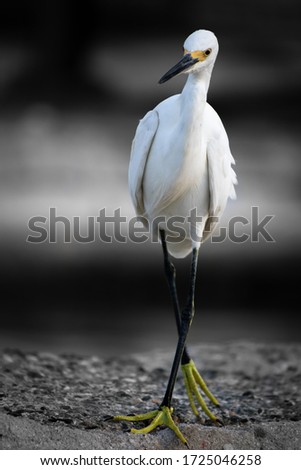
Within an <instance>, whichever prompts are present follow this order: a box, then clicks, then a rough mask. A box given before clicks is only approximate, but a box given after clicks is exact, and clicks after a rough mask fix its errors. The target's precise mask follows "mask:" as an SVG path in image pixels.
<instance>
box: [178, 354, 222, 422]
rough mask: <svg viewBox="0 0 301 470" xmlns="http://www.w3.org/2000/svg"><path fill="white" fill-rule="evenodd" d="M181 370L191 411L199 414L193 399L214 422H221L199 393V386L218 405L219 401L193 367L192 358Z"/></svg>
mask: <svg viewBox="0 0 301 470" xmlns="http://www.w3.org/2000/svg"><path fill="white" fill-rule="evenodd" d="M182 372H183V375H184V381H185V386H186V390H187V394H188V398H189V402H190V406H191V408H192V411H193V412H194V414H195V415H196V416H198V415H199V412H198V410H197V407H196V405H195V400H196V401H197V403H198V404H199V405H200V406H201V407H202V410H203V411H204V413H206V415H207V416H208V417H209V418H210V419H211V420H212V421H214V422H215V423H219V424H222V422H221V420H219V419H218V418H217V417H216V416H215V415H214V414H213V413H211V411H210V410H209V408H208V406H207V405H206V402H205V400H204V398H203V396H202V395H201V393H200V391H199V388H198V387H200V389H201V390H202V391H203V392H204V394H205V395H206V396H207V397H208V398H209V400H211V401H212V403H213V404H214V405H215V406H219V403H218V401H217V399H216V398H215V396H214V395H212V393H211V392H210V390H209V389H208V387H207V385H206V383H205V381H204V379H203V378H202V377H201V376H200V374H199V372H198V370H197V368H196V367H195V364H194V362H193V361H192V360H190V361H189V362H188V364H184V365H182Z"/></svg>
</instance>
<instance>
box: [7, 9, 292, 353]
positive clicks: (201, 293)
mask: <svg viewBox="0 0 301 470" xmlns="http://www.w3.org/2000/svg"><path fill="white" fill-rule="evenodd" d="M297 8H298V2H297V1H294V0H285V1H284V0H280V1H277V2H275V1H270V0H265V1H262V0H261V1H259V0H253V1H252V2H241V1H237V0H236V1H234V0H232V1H228V2H222V1H217V0H215V1H214V0H213V1H210V2H203V1H193V0H190V1H189V0H188V1H186V2H185V3H184V4H183V5H176V4H175V3H174V2H171V1H166V2H161V1H157V0H152V2H139V1H138V0H132V1H128V2H117V1H114V2H113V1H112V2H101V1H97V0H89V1H87V2H85V3H82V4H80V5H75V4H74V2H72V1H67V0H65V1H54V0H52V1H51V2H50V1H49V2H48V1H45V2H42V3H41V2H38V1H35V2H31V4H30V5H28V4H26V3H24V2H13V3H11V2H10V3H8V2H2V6H1V15H0V26H1V28H0V30H1V33H0V57H1V60H0V193H1V197H0V211H1V212H0V213H1V227H0V237H1V239H0V240H1V245H0V249H1V265H0V274H1V292H2V294H1V297H2V302H1V304H2V306H1V331H0V344H1V347H12V348H15V347H18V348H20V347H21V348H24V349H26V350H32V349H41V350H52V351H56V352H62V351H63V352H71V351H72V352H79V353H85V354H90V353H94V354H100V355H102V356H110V355H115V354H116V355H119V354H120V355H121V354H122V355H126V354H128V353H131V352H139V351H148V350H151V349H152V348H156V347H162V348H166V349H172V347H173V344H174V343H175V338H176V329H175V326H174V322H173V314H172V309H171V305H170V299H169V294H168V290H167V285H166V282H165V279H164V274H163V263H162V253H161V248H160V246H159V245H158V244H151V243H145V244H134V243H131V242H128V243H117V242H114V243H111V244H106V243H103V242H101V241H99V239H96V241H95V242H94V243H85V244H80V243H77V242H72V243H67V244H66V243H64V231H63V230H62V228H63V226H62V224H57V228H58V241H57V243H53V244H50V243H48V242H45V243H43V244H37V243H33V244H29V243H27V242H26V238H27V236H28V235H30V234H31V232H30V230H29V229H28V227H27V223H28V220H29V219H30V218H31V217H33V216H43V217H48V216H49V208H50V207H56V209H57V214H58V215H61V216H65V217H68V218H69V219H72V217H74V216H79V217H80V222H81V230H82V234H83V235H84V234H85V233H87V217H88V216H90V217H97V215H98V212H99V210H100V209H102V208H106V213H107V214H108V215H112V214H113V212H114V210H115V209H118V208H120V209H121V214H122V215H123V216H126V217H128V218H130V217H133V216H134V211H133V208H132V205H131V201H130V198H129V195H128V190H127V167H128V161H129V152H130V145H131V140H132V137H133V135H134V132H135V128H136V125H137V122H138V120H139V119H140V118H141V117H142V116H143V115H144V114H145V113H146V112H147V111H148V110H149V109H151V108H152V107H154V106H155V105H156V104H157V103H158V102H159V101H160V100H162V99H164V98H166V97H168V96H169V95H171V94H173V93H177V92H179V91H180V90H181V88H182V86H183V83H184V80H185V78H184V77H178V78H175V79H174V80H172V81H170V82H168V83H166V84H165V85H158V80H159V78H160V77H161V76H162V75H163V74H164V73H165V72H166V71H167V70H168V69H169V68H170V67H171V66H172V65H173V64H174V63H175V62H176V61H177V60H178V59H179V58H180V56H181V54H182V43H183V41H184V39H185V38H186V36H187V35H188V34H190V33H191V32H192V31H194V30H195V29H199V28H205V29H211V30H212V31H214V32H215V34H216V35H217V37H218V39H219V42H220V53H219V57H218V60H217V63H216V66H215V69H214V73H213V77H212V82H211V87H210V90H209V96H208V101H209V102H210V103H211V104H212V105H213V106H214V107H215V109H216V110H217V111H218V113H219V114H220V116H221V118H222V120H223V122H224V124H225V127H226V129H227V132H228V135H229V138H230V144H231V149H232V152H233V154H234V157H235V159H236V162H237V165H236V171H237V174H238V178H239V185H238V187H237V195H238V199H237V201H231V202H230V203H229V205H228V207H227V210H226V212H225V215H224V217H223V222H222V224H223V225H225V224H227V221H228V220H229V219H230V218H231V217H234V216H237V215H238V216H243V217H246V218H247V219H248V220H249V219H250V214H251V207H252V206H258V207H259V214H260V218H263V217H264V216H265V215H274V218H273V220H272V221H271V222H270V223H269V225H268V229H269V232H270V234H271V235H272V237H273V238H274V239H275V243H266V241H265V240H263V238H262V237H261V238H260V239H259V242H257V243H251V241H250V240H248V241H247V242H245V243H233V242H231V241H229V240H227V241H225V242H224V243H221V244H217V243H211V242H206V244H205V245H204V246H203V248H202V249H201V252H200V260H199V275H198V283H197V298H196V307H197V314H196V317H195V322H194V325H193V328H192V332H191V336H190V339H191V341H192V342H195V343H200V342H206V341H212V342H214V341H218V342H219V341H224V340H225V341H227V340H232V339H240V340H245V339H248V340H257V341H264V342H270V341H299V339H300V326H299V319H298V310H299V308H298V307H299V305H298V302H299V295H298V294H299V285H298V283H297V274H298V268H299V266H300V254H301V252H300V243H299V240H300V234H301V228H300V221H299V212H300V211H299V204H300V184H299V174H300V151H299V148H300V121H299V108H300V27H299V22H298V20H297V19H298V12H299V9H297ZM225 226H226V225H225ZM244 228H245V229H246V230H247V233H249V232H250V225H247V226H246V227H244ZM241 229H242V226H241V225H240V226H239V227H238V231H237V234H238V235H240V234H241ZM124 230H125V231H126V225H125V226H124ZM108 232H110V229H109V226H108ZM177 266H178V280H179V291H180V295H181V299H182V300H184V298H185V295H186V292H187V287H188V277H187V274H188V268H189V260H188V259H187V260H184V261H179V262H177Z"/></svg>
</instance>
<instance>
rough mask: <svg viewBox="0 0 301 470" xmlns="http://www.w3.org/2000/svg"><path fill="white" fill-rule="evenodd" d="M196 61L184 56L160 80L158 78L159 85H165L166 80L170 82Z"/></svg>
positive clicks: (188, 55)
mask: <svg viewBox="0 0 301 470" xmlns="http://www.w3.org/2000/svg"><path fill="white" fill-rule="evenodd" d="M197 62H198V59H194V58H193V57H192V56H191V55H190V54H185V55H184V56H183V57H182V59H181V60H180V61H179V62H178V63H177V64H176V65H174V66H173V67H172V68H171V69H170V70H168V72H166V74H165V75H163V77H162V78H160V80H159V83H160V84H161V83H165V82H167V80H170V79H171V78H172V77H174V76H175V75H178V74H179V73H181V72H184V70H187V69H189V68H190V67H191V66H192V65H194V64H196V63H197Z"/></svg>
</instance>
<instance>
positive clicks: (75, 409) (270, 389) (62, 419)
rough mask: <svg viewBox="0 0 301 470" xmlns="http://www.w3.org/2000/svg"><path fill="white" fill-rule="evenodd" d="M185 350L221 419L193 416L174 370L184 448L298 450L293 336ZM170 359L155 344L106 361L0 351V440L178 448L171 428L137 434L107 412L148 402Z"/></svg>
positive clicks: (28, 445) (14, 444) (142, 407)
mask: <svg viewBox="0 0 301 470" xmlns="http://www.w3.org/2000/svg"><path fill="white" fill-rule="evenodd" d="M191 353H192V356H193V358H194V360H195V362H196V365H197V366H198V368H199V370H200V371H201V373H202V375H203V377H204V378H205V379H206V381H207V383H208V385H209V387H210V388H211V390H212V391H213V392H214V394H215V395H216V396H217V398H218V399H219V401H220V404H221V410H217V412H216V414H217V415H218V416H219V417H220V418H222V420H223V422H224V426H223V427H217V426H215V425H213V424H212V423H211V422H210V421H209V420H207V419H206V418H205V417H204V416H203V417H202V418H196V417H195V416H194V415H193V413H192V412H191V410H190V407H189V404H188V400H187V396H186V392H185V389H184V385H183V380H182V377H181V374H179V377H178V380H177V384H176V388H175V393H174V398H173V406H174V408H175V412H174V416H175V419H176V420H177V423H178V424H179V426H180V428H181V430H182V432H183V434H184V435H185V437H186V438H187V439H188V442H189V447H190V448H191V449H301V397H300V385H301V360H300V359H301V345H297V344H294V345H284V344H283V345H263V344H251V343H247V344H246V343H229V344H216V345H213V344H210V345H202V346H201V347H193V348H192V349H191ZM171 360H172V356H171V355H170V354H169V353H168V354H167V353H165V352H160V351H154V352H152V353H150V354H144V355H139V356H131V357H128V358H123V359H120V358H118V359H117V358H112V359H106V360H103V359H101V358H98V357H82V356H81V357H80V356H77V355H59V356H58V355H55V354H50V353H42V352H40V353H37V352H32V353H26V354H25V353H22V352H21V351H17V350H5V351H3V353H2V355H1V358H0V377H1V383H0V447H1V448H2V449H184V448H185V447H184V446H183V444H182V443H181V442H180V441H179V440H178V439H177V438H176V436H175V435H174V433H173V432H172V431H171V430H169V429H164V428H160V429H157V430H156V431H154V432H153V433H151V434H148V435H141V436H140V435H134V434H130V433H129V432H128V431H129V429H130V427H131V424H130V423H125V422H113V421H110V420H106V418H107V417H108V416H111V415H114V414H132V413H139V412H146V411H150V410H152V409H155V408H156V407H157V406H158V405H159V404H160V402H161V399H162V396H163V394H164V389H165V385H166V382H167V379H168V372H169V367H170V364H171ZM135 426H136V427H139V426H142V423H139V424H136V425H135Z"/></svg>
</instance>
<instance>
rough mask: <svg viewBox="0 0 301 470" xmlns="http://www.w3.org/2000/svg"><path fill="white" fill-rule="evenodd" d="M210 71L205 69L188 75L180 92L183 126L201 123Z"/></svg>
mask: <svg viewBox="0 0 301 470" xmlns="http://www.w3.org/2000/svg"><path fill="white" fill-rule="evenodd" d="M210 77H211V70H208V69H205V70H202V71H201V72H198V73H197V72H193V73H190V74H189V75H188V78H187V81H186V83H185V86H184V88H183V91H182V105H181V108H182V116H183V119H184V120H185V124H186V125H188V126H190V125H191V124H192V123H197V122H202V115H203V113H204V109H205V105H206V101H207V92H208V88H209V83H210Z"/></svg>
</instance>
